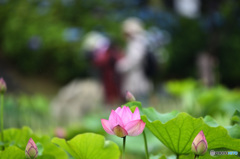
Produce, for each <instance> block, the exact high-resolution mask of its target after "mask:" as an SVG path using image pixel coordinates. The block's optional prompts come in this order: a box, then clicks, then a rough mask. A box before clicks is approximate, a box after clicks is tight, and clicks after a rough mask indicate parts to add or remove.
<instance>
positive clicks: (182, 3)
mask: <svg viewBox="0 0 240 159" xmlns="http://www.w3.org/2000/svg"><path fill="white" fill-rule="evenodd" d="M200 5H201V3H200V0H174V8H175V9H176V11H177V12H178V13H179V14H180V15H182V16H185V17H188V18H196V17H198V16H199V14H200Z"/></svg>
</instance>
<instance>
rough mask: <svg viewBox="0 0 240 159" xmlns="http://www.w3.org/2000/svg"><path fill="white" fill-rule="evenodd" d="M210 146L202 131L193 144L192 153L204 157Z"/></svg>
mask: <svg viewBox="0 0 240 159" xmlns="http://www.w3.org/2000/svg"><path fill="white" fill-rule="evenodd" d="M207 148H208V144H207V140H206V138H205V135H204V133H203V131H200V132H199V133H198V135H197V136H196V137H195V139H194V140H193V142H192V152H194V153H195V154H196V155H204V154H205V153H206V152H207Z"/></svg>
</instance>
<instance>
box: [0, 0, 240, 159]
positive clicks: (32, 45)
mask: <svg viewBox="0 0 240 159" xmlns="http://www.w3.org/2000/svg"><path fill="white" fill-rule="evenodd" d="M128 17H138V18H140V19H141V20H142V22H143V23H144V28H145V29H146V31H148V32H149V34H150V35H152V36H153V41H154V33H156V32H157V33H158V34H157V35H159V36H161V40H162V41H164V43H161V42H159V43H158V41H157V42H156V41H154V42H156V45H158V47H156V49H155V50H154V54H155V57H156V59H157V62H158V69H157V72H156V73H155V75H154V77H152V78H151V80H152V81H153V83H154V90H153V91H152V92H149V96H148V97H149V98H148V102H147V103H148V104H147V105H145V107H147V106H153V107H155V108H156V109H157V110H158V111H159V112H161V113H165V112H170V111H173V110H177V111H185V112H188V113H189V114H191V115H192V116H194V117H200V116H206V115H210V116H212V117H214V118H215V119H216V121H217V122H218V123H219V124H220V125H223V126H226V127H227V126H229V125H232V124H235V123H238V124H239V123H240V122H239V121H238V120H239V118H236V117H234V113H235V115H236V114H237V113H239V111H240V90H239V87H240V82H239V81H240V71H239V68H240V1H238V0H228V1H224V0H218V1H215V0H131V1H129V0H104V1H103V0H18V1H16V0H0V77H3V78H4V80H5V81H6V83H7V87H8V91H7V94H6V100H5V107H4V110H5V113H4V115H5V116H4V122H5V128H10V127H19V128H20V127H22V126H24V125H26V126H29V127H31V128H32V129H33V131H34V132H36V133H38V134H40V135H43V134H47V135H51V136H63V137H65V138H68V139H70V138H72V137H73V136H74V135H76V134H78V133H82V132H87V131H92V132H96V133H100V134H104V135H106V137H107V139H111V140H114V141H115V142H117V143H118V144H119V146H121V140H120V139H119V140H118V139H116V137H113V136H108V135H107V134H106V133H105V132H104V130H103V129H102V126H101V122H100V119H101V118H108V115H109V113H110V110H111V109H115V108H116V107H117V106H119V105H121V104H124V101H121V102H118V103H114V104H112V105H109V104H107V103H106V102H105V101H104V93H103V85H102V82H101V78H100V76H99V72H98V70H97V69H96V68H94V66H93V64H92V63H91V62H90V61H89V60H88V57H87V56H86V52H85V50H84V46H83V43H84V39H85V37H86V35H87V34H88V33H89V32H91V31H98V32H100V33H101V34H103V35H105V36H107V37H108V38H109V39H111V40H113V41H114V43H115V45H117V47H118V48H120V49H121V50H122V52H123V53H124V49H125V48H126V45H127V44H126V40H125V39H124V36H123V31H122V22H123V21H124V20H125V19H126V18H128ZM151 33H152V34H151ZM148 136H149V142H150V143H151V146H150V147H149V149H150V153H152V154H154V155H157V154H159V153H166V154H169V155H171V152H169V151H168V150H167V149H166V148H164V146H163V145H161V143H159V142H158V141H156V139H155V138H154V137H153V136H151V135H150V134H149V135H148ZM234 137H237V138H239V137H240V136H239V135H238V136H234ZM131 140H132V142H131ZM141 140H142V139H141V138H132V139H130V140H129V145H127V149H128V150H127V151H128V154H129V158H131V157H132V158H141V157H142V158H144V155H143V152H144V151H139V149H140V150H143V145H141V144H139V143H143V141H141ZM131 143H132V144H131ZM134 156H135V157H134Z"/></svg>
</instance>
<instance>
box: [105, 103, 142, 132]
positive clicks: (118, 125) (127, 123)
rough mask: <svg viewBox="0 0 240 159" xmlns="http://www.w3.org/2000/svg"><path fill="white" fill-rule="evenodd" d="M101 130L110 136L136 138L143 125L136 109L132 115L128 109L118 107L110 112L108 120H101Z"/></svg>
mask: <svg viewBox="0 0 240 159" xmlns="http://www.w3.org/2000/svg"><path fill="white" fill-rule="evenodd" d="M101 122H102V126H103V129H104V130H105V131H106V132H107V133H108V134H110V135H117V136H118V137H125V136H127V135H128V136H137V135H139V134H141V133H142V132H143V129H144V128H145V123H144V122H143V121H142V120H141V118H140V113H139V109H138V107H136V109H135V111H134V113H132V112H131V110H130V109H129V107H126V106H123V108H121V107H118V108H117V109H116V110H115V111H114V110H112V112H111V114H110V116H109V119H108V120H106V119H101Z"/></svg>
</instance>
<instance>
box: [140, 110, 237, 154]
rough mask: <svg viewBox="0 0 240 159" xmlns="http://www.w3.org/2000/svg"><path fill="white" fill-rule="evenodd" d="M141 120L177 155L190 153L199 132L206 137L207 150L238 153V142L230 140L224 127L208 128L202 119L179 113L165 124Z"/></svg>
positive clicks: (145, 118)
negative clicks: (217, 149) (219, 149)
mask: <svg viewBox="0 0 240 159" xmlns="http://www.w3.org/2000/svg"><path fill="white" fill-rule="evenodd" d="M155 114H157V113H155ZM150 118H151V117H150ZM142 120H143V121H144V122H145V123H146V126H147V128H148V129H149V130H150V131H151V132H152V133H153V134H154V135H155V136H156V137H157V138H158V139H159V140H160V141H161V142H162V143H163V144H164V145H165V146H167V147H168V148H169V149H171V150H172V151H173V152H174V153H176V154H179V155H182V154H189V153H191V145H192V142H193V139H194V138H195V137H196V135H197V134H198V133H199V132H200V131H201V130H203V132H204V134H205V136H206V140H207V142H208V149H209V150H210V149H216V148H226V149H229V150H236V151H240V140H239V139H233V138H231V137H230V136H229V135H228V132H227V130H226V129H225V128H224V127H222V126H218V127H210V126H209V125H207V124H206V123H204V121H203V119H202V118H193V117H192V116H190V115H188V114H187V113H179V114H178V116H177V117H175V118H173V119H171V120H169V121H167V122H166V123H163V122H162V121H161V120H155V121H151V120H149V119H148V118H147V116H146V115H143V116H142Z"/></svg>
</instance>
